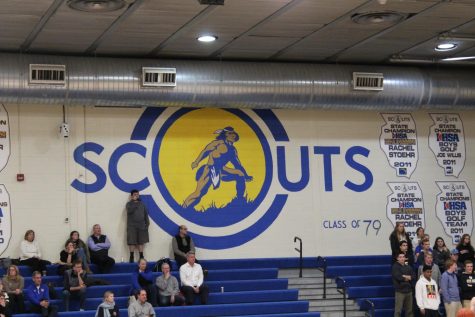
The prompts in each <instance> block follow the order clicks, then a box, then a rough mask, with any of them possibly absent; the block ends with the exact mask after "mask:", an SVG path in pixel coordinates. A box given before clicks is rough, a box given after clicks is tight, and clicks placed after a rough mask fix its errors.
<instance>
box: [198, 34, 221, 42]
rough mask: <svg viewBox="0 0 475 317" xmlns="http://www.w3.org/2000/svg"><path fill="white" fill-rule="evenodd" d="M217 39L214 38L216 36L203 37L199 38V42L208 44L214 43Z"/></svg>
mask: <svg viewBox="0 0 475 317" xmlns="http://www.w3.org/2000/svg"><path fill="white" fill-rule="evenodd" d="M217 39H218V37H217V36H214V35H202V36H200V37H198V41H200V42H206V43H209V42H214V41H216V40H217Z"/></svg>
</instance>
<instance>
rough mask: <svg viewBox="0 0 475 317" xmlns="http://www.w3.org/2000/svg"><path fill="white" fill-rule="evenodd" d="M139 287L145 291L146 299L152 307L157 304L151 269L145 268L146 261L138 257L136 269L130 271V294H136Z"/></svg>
mask: <svg viewBox="0 0 475 317" xmlns="http://www.w3.org/2000/svg"><path fill="white" fill-rule="evenodd" d="M141 289H144V290H146V291H147V300H148V302H150V304H152V306H153V307H156V306H157V288H156V287H155V284H154V280H153V274H152V271H151V270H149V269H148V268H147V261H146V260H145V259H140V260H139V263H138V267H137V269H136V270H135V271H134V272H132V294H133V295H136V294H138V293H139V292H140V290H141Z"/></svg>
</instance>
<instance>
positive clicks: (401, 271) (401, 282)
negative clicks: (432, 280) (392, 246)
mask: <svg viewBox="0 0 475 317" xmlns="http://www.w3.org/2000/svg"><path fill="white" fill-rule="evenodd" d="M403 275H410V276H411V278H412V279H411V281H406V280H405V279H404V277H402V276H403ZM414 277H415V276H414V270H413V269H412V267H411V266H410V265H406V264H404V265H401V264H399V262H396V263H394V264H393V268H392V278H393V285H394V288H395V290H396V292H399V293H410V292H412V283H411V282H412V281H413V280H414Z"/></svg>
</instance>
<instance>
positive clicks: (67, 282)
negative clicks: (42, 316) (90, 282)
mask: <svg viewBox="0 0 475 317" xmlns="http://www.w3.org/2000/svg"><path fill="white" fill-rule="evenodd" d="M81 279H82V281H83V283H86V279H87V273H86V272H85V271H83V272H82V273H81ZM78 286H79V277H78V275H77V274H76V272H74V270H72V269H71V270H66V272H64V289H65V290H68V291H69V289H70V288H71V287H78Z"/></svg>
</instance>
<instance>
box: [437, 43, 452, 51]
mask: <svg viewBox="0 0 475 317" xmlns="http://www.w3.org/2000/svg"><path fill="white" fill-rule="evenodd" d="M456 47H457V44H455V43H441V44H437V46H436V47H435V50H436V51H450V50H453V49H455V48H456Z"/></svg>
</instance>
